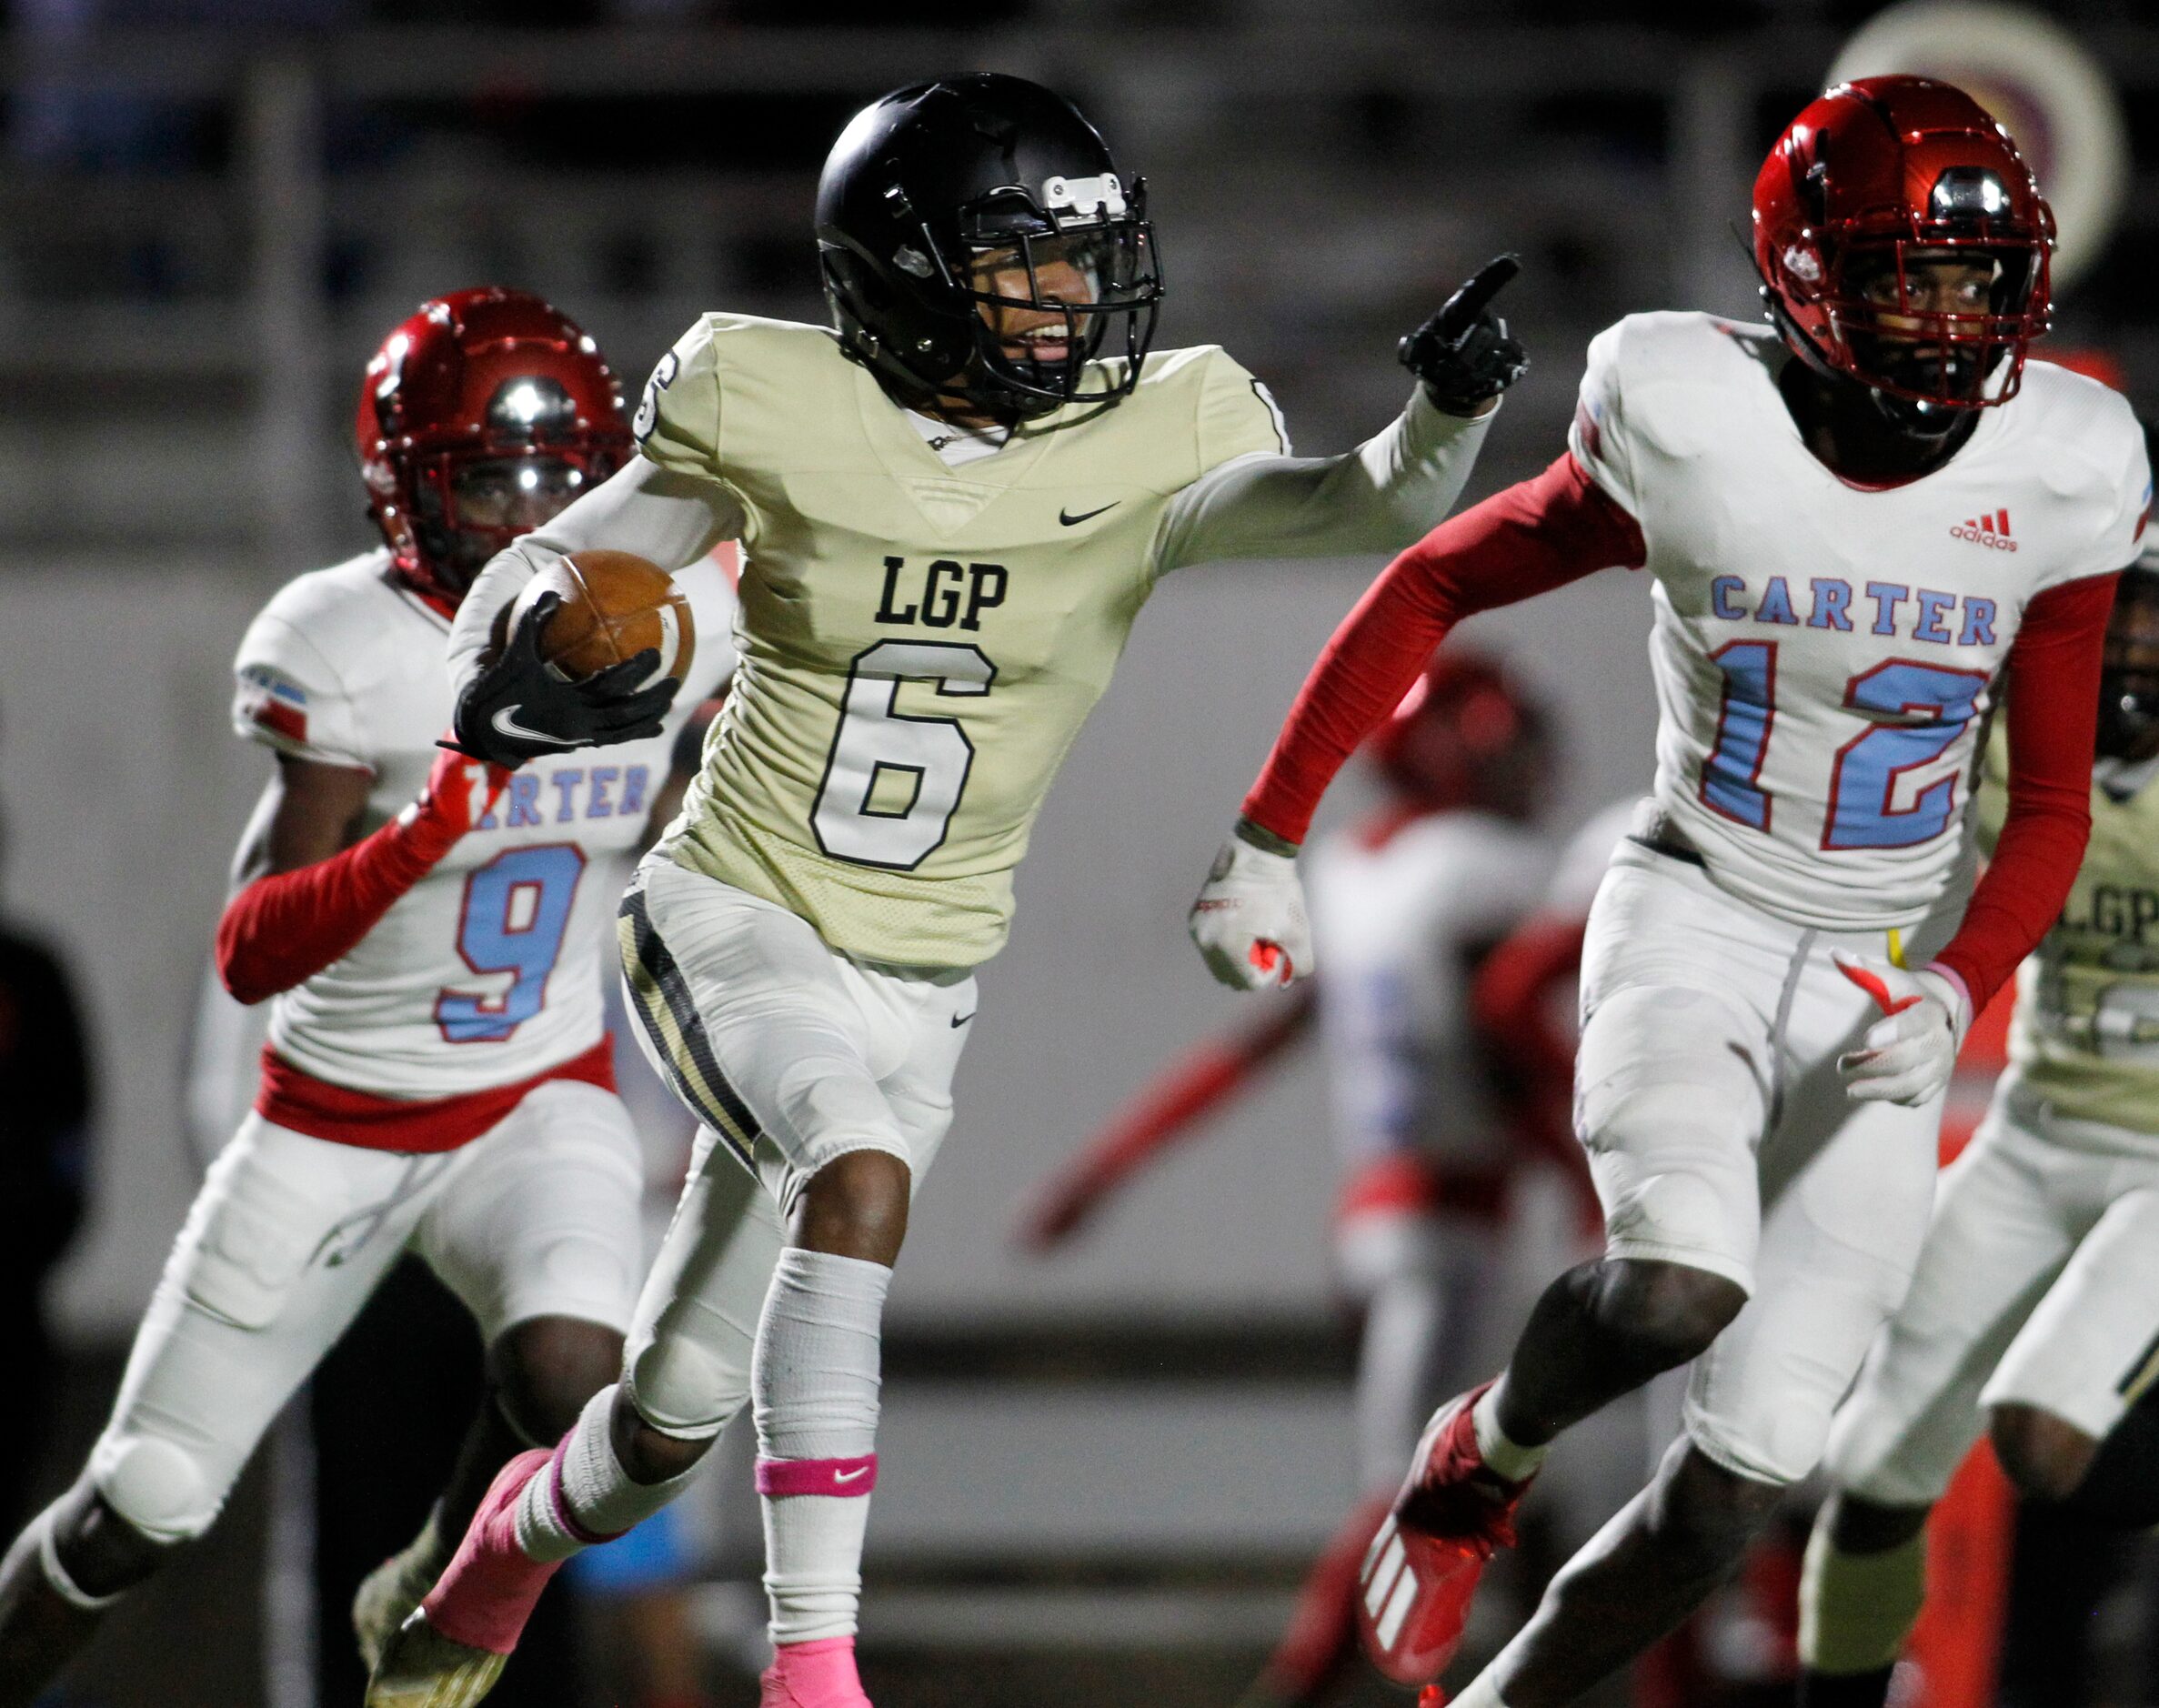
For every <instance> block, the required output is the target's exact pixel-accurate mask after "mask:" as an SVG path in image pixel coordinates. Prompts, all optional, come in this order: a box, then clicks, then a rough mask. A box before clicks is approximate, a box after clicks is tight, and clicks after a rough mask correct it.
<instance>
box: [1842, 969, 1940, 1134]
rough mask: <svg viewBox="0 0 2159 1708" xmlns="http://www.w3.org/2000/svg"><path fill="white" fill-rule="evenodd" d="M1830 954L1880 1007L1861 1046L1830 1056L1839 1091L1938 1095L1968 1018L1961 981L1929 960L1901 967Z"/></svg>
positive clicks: (1876, 1098) (1910, 1099)
mask: <svg viewBox="0 0 2159 1708" xmlns="http://www.w3.org/2000/svg"><path fill="white" fill-rule="evenodd" d="M1830 959H1832V960H1833V961H1835V962H1836V964H1837V970H1838V971H1839V972H1841V973H1843V975H1844V977H1845V978H1847V979H1849V980H1852V982H1853V984H1855V985H1857V986H1858V987H1859V988H1860V989H1861V990H1864V991H1865V992H1866V993H1867V994H1868V995H1869V996H1871V997H1873V999H1874V1003H1875V1006H1876V1007H1878V1008H1879V1009H1880V1010H1882V1018H1881V1019H1880V1020H1876V1021H1875V1022H1874V1023H1873V1025H1872V1026H1870V1027H1869V1028H1868V1029H1867V1035H1866V1037H1865V1038H1863V1040H1861V1041H1860V1047H1859V1048H1858V1049H1857V1050H1846V1051H1845V1052H1844V1053H1843V1055H1841V1056H1839V1057H1838V1058H1837V1072H1838V1073H1839V1074H1840V1075H1841V1076H1843V1081H1844V1094H1845V1096H1847V1097H1849V1098H1851V1099H1853V1100H1854V1101H1855V1102H1861V1103H1877V1102H1879V1103H1902V1104H1903V1105H1904V1106H1905V1107H1906V1108H1907V1109H1911V1108H1916V1107H1917V1106H1918V1105H1920V1104H1922V1103H1924V1102H1926V1101H1927V1100H1929V1099H1930V1098H1934V1097H1939V1096H1940V1095H1941V1094H1942V1092H1943V1090H1946V1089H1947V1088H1948V1085H1949V1076H1950V1074H1951V1073H1952V1072H1953V1071H1954V1070H1955V1068H1956V1055H1957V1051H1958V1050H1961V1049H1962V1048H1963V1042H1964V1033H1965V1031H1966V1030H1969V1029H1970V1027H1971V1024H1972V1014H1971V1008H1970V1004H1969V1003H1968V1002H1967V1001H1966V1000H1965V997H1964V992H1963V988H1962V987H1961V986H1960V985H1959V984H1958V983H1957V981H1956V980H1953V979H1950V978H1947V977H1945V976H1944V975H1943V974H1942V973H1939V972H1936V971H1935V970H1933V969H1932V968H1931V967H1930V968H1926V969H1923V970H1921V971H1918V972H1906V971H1905V970H1903V968H1901V967H1893V966H1891V965H1890V964H1889V963H1888V962H1887V961H1877V960H1863V959H1860V958H1859V957H1858V956H1856V955H1845V954H1842V953H1836V954H1833V955H1831V957H1830Z"/></svg>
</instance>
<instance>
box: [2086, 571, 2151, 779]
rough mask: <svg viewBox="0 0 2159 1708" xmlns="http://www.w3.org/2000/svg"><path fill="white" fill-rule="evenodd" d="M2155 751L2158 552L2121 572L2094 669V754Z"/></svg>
mask: <svg viewBox="0 0 2159 1708" xmlns="http://www.w3.org/2000/svg"><path fill="white" fill-rule="evenodd" d="M2155 753H2159V553H2155V552H2150V551H2147V552H2146V553H2145V554H2144V557H2143V558H2140V559H2139V560H2138V561H2137V562H2135V563H2134V564H2131V565H2130V566H2129V568H2126V569H2124V571H2123V572H2122V579H2121V581H2120V582H2119V583H2118V584H2117V585H2116V588H2115V589H2114V615H2113V617H2112V618H2109V619H2108V620H2107V625H2106V653H2105V660H2104V663H2103V664H2102V665H2101V666H2100V671H2099V757H2100V758H2101V759H2127V760H2130V761H2133V762H2134V761H2136V760H2140V759H2150V758H2152V757H2153V755H2154V754H2155Z"/></svg>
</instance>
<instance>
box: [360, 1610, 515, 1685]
mask: <svg viewBox="0 0 2159 1708" xmlns="http://www.w3.org/2000/svg"><path fill="white" fill-rule="evenodd" d="M508 1664H509V1656H508V1655H507V1654H497V1653H493V1652H492V1651H490V1650H487V1649H476V1648H474V1647H472V1645H471V1644H469V1643H458V1642H456V1641H455V1640H454V1639H452V1638H449V1637H446V1636H444V1635H443V1634H442V1633H441V1632H439V1631H437V1630H436V1629H435V1627H434V1626H432V1625H430V1624H429V1623H427V1614H426V1613H424V1612H420V1611H417V1610H416V1611H415V1612H414V1613H413V1615H412V1617H411V1618H409V1619H407V1621H406V1622H405V1623H404V1624H402V1625H401V1626H399V1627H398V1629H397V1635H395V1636H394V1637H392V1638H391V1639H390V1642H389V1645H388V1647H387V1648H386V1649H385V1650H384V1651H383V1656H382V1659H381V1660H380V1661H379V1662H377V1663H376V1667H375V1672H374V1673H373V1675H372V1676H371V1677H370V1678H369V1679H368V1680H367V1708H473V1704H474V1703H478V1702H480V1701H483V1700H484V1699H485V1698H486V1696H487V1693H488V1692H489V1691H491V1690H493V1689H494V1688H495V1682H496V1680H497V1679H499V1678H500V1677H501V1676H502V1669H503V1668H504V1667H506V1666H507V1665H508Z"/></svg>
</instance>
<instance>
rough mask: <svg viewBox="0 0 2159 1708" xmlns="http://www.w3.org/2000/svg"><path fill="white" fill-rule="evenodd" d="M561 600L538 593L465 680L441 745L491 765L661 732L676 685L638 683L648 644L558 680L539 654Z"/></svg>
mask: <svg viewBox="0 0 2159 1708" xmlns="http://www.w3.org/2000/svg"><path fill="white" fill-rule="evenodd" d="M561 603H562V600H561V598H560V597H559V596H557V595H556V594H553V593H543V594H541V595H540V597H539V598H537V599H535V600H533V602H532V606H531V608H530V609H528V610H527V612H526V613H525V615H524V616H523V617H522V618H519V619H518V621H517V628H514V629H513V630H511V632H510V635H509V638H508V639H507V640H506V641H505V642H504V643H503V648H502V656H501V657H500V658H497V659H496V660H495V662H494V663H492V664H490V665H488V666H487V668H485V669H484V670H482V671H481V672H480V673H479V674H478V675H477V676H476V677H474V678H472V680H471V681H470V682H468V683H467V685H466V688H465V691H464V692H463V693H462V694H460V695H458V696H457V715H456V717H455V718H453V719H452V720H451V730H452V733H453V735H454V736H455V738H456V739H455V741H454V742H453V743H450V744H448V745H453V746H455V747H456V748H457V750H458V751H459V752H461V753H467V754H470V755H471V756H472V757H473V758H474V759H485V760H486V761H487V763H488V764H490V765H507V766H518V765H522V764H524V763H525V761H526V760H527V759H541V758H544V757H545V756H546V755H547V754H550V753H563V752H567V750H568V749H572V748H604V747H609V746H612V745H613V744H614V743H616V742H618V741H641V740H643V739H644V738H646V737H648V736H656V735H658V734H659V732H660V719H661V718H664V717H666V716H667V710H668V707H669V706H670V705H671V704H673V703H674V698H675V690H676V689H677V688H680V687H681V686H682V684H681V683H680V682H678V681H677V680H676V679H675V678H673V677H671V676H670V677H668V678H664V679H662V680H660V681H658V682H655V683H653V684H652V685H651V686H650V687H649V688H639V687H638V683H639V682H641V681H643V680H644V679H645V678H647V677H648V676H650V675H651V674H652V673H653V671H655V670H656V669H658V668H659V654H658V651H657V650H655V649H653V648H647V649H646V650H645V651H643V652H640V653H638V655H637V656H636V657H635V658H625V659H623V660H622V661H621V662H620V663H619V664H610V665H609V666H608V668H606V669H604V670H597V671H595V672H594V673H593V674H592V675H590V676H588V677H587V678H585V679H584V680H583V681H582V682H568V681H565V680H564V679H563V678H561V677H560V676H558V675H557V674H556V672H555V671H554V669H553V668H550V667H549V666H548V664H547V660H546V659H545V658H541V657H540V649H539V635H540V628H541V626H542V625H543V624H544V623H546V621H547V618H548V617H549V616H550V615H552V614H553V612H554V610H555V608H556V607H557V606H558V605H560V604H561Z"/></svg>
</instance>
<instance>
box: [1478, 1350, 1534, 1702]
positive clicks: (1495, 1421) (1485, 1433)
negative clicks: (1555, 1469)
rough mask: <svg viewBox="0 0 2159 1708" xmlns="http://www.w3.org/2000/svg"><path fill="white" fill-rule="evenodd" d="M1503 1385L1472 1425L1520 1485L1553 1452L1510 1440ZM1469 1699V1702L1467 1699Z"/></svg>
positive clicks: (1482, 1402)
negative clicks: (1504, 1417) (1502, 1424)
mask: <svg viewBox="0 0 2159 1708" xmlns="http://www.w3.org/2000/svg"><path fill="white" fill-rule="evenodd" d="M1499 1399H1500V1383H1498V1382H1496V1381H1495V1382H1494V1383H1492V1385H1491V1387H1489V1388H1487V1389H1486V1390H1485V1391H1484V1392H1483V1394H1482V1395H1481V1397H1480V1398H1479V1400H1478V1402H1477V1403H1476V1404H1475V1405H1474V1406H1472V1407H1471V1408H1470V1424H1471V1428H1473V1429H1474V1430H1475V1431H1476V1432H1477V1452H1478V1455H1479V1456H1480V1457H1481V1459H1482V1460H1483V1461H1484V1462H1485V1463H1486V1464H1487V1465H1488V1466H1490V1467H1491V1471H1492V1472H1493V1474H1494V1475H1497V1476H1501V1477H1504V1478H1506V1480H1507V1481H1508V1482H1521V1480H1522V1479H1523V1478H1525V1477H1528V1476H1531V1475H1533V1474H1534V1473H1535V1472H1536V1469H1537V1467H1538V1466H1539V1465H1541V1464H1542V1463H1543V1462H1544V1455H1545V1454H1546V1453H1548V1452H1551V1447H1550V1446H1549V1445H1547V1446H1543V1447H1524V1446H1523V1445H1522V1444H1521V1442H1517V1441H1513V1440H1511V1439H1510V1438H1509V1436H1508V1434H1507V1432H1506V1431H1505V1430H1503V1429H1501V1427H1500V1406H1499ZM1465 1700H1466V1699H1465Z"/></svg>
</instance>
